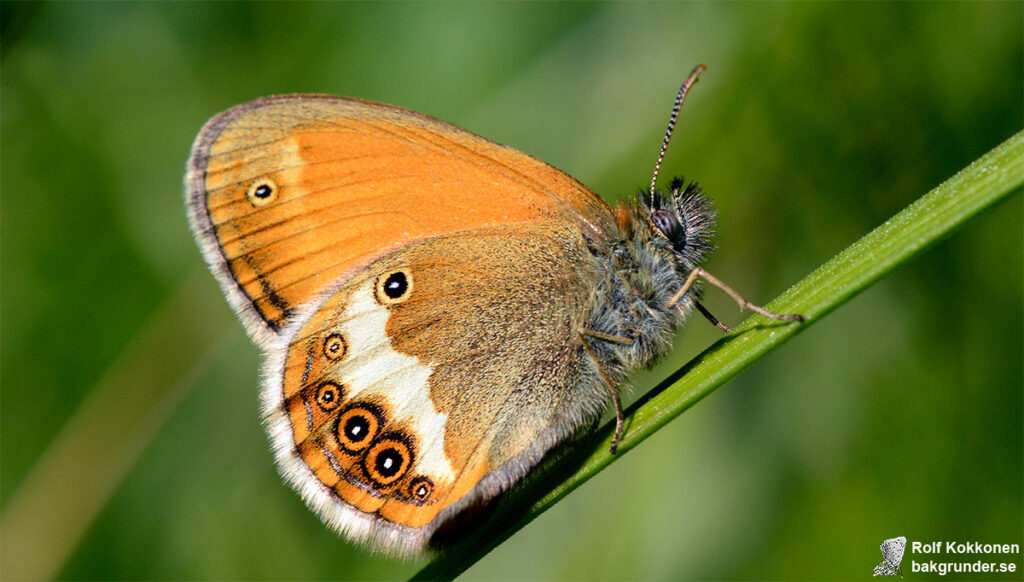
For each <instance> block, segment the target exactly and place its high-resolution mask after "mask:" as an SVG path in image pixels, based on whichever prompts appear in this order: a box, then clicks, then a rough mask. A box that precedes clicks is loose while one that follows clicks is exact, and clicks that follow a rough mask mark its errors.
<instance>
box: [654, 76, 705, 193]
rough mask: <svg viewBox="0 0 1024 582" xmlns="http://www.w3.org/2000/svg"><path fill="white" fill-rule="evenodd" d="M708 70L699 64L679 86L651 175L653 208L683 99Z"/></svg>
mask: <svg viewBox="0 0 1024 582" xmlns="http://www.w3.org/2000/svg"><path fill="white" fill-rule="evenodd" d="M706 70H707V67H705V66H704V65H697V66H696V67H694V68H693V70H692V71H690V74H689V76H687V77H686V80H685V81H683V84H682V85H681V86H680V87H679V93H678V94H676V102H675V105H673V106H672V116H671V117H669V118H668V129H667V130H665V141H663V142H661V152H659V153H658V163H656V164H654V175H653V176H651V208H653V207H654V184H655V183H656V182H657V181H658V171H660V170H661V161H662V160H663V159H665V150H667V149H668V140H670V139H672V132H673V131H675V129H676V119H677V118H678V117H679V109H681V108H682V106H683V99H686V94H687V93H688V92H689V91H690V87H693V84H694V83H696V82H697V78H698V77H700V74H701V73H703V72H704V71H706Z"/></svg>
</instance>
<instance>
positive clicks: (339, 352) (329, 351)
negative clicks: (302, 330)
mask: <svg viewBox="0 0 1024 582" xmlns="http://www.w3.org/2000/svg"><path fill="white" fill-rule="evenodd" d="M346 351H348V346H347V345H346V344H345V338H343V337H341V334H337V333H332V334H331V335H329V336H327V339H325V340H324V356H325V357H326V358H327V359H328V360H340V359H341V358H343V357H345V352H346Z"/></svg>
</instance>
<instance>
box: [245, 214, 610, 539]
mask: <svg viewBox="0 0 1024 582" xmlns="http://www.w3.org/2000/svg"><path fill="white" fill-rule="evenodd" d="M590 260H591V258H590V255H589V253H588V251H587V249H586V246H585V242H584V240H583V236H582V234H581V232H580V229H579V228H578V227H577V226H575V225H572V224H570V223H568V222H548V223H543V224H540V225H529V226H527V225H514V226H501V227H491V228H486V229H479V230H475V231H467V232H462V233H458V234H453V235H448V236H443V237H439V238H435V239H430V240H427V241H424V242H420V243H415V244H412V245H410V246H408V247H406V248H404V249H401V250H399V251H396V252H392V253H390V254H388V255H387V256H385V257H383V258H382V259H380V260H378V261H376V262H374V263H372V264H370V265H368V266H367V267H366V269H364V270H363V271H361V272H360V273H359V275H357V276H355V277H352V278H350V279H349V280H347V281H345V282H344V283H342V284H341V285H340V287H338V288H337V289H336V290H335V291H333V292H332V293H331V294H330V295H328V296H326V297H325V299H324V300H323V301H322V302H320V303H316V304H312V305H311V309H313V310H312V311H311V312H310V313H309V314H306V315H300V317H299V318H298V319H297V320H296V322H295V324H294V325H293V326H292V327H289V328H288V329H287V330H286V331H285V333H284V334H283V336H282V339H281V344H280V353H276V354H274V353H272V357H271V361H270V362H269V365H268V370H267V376H268V377H267V383H266V384H265V386H264V390H265V393H264V406H265V413H266V415H267V424H268V427H269V428H270V431H271V433H272V435H274V440H275V443H274V445H275V446H274V448H275V452H276V455H277V459H278V462H279V465H280V466H281V468H282V472H283V473H284V474H285V476H286V478H287V479H288V480H289V481H290V482H291V483H292V484H293V486H295V487H296V488H297V489H298V490H299V491H300V492H301V493H302V494H303V497H304V498H305V499H306V500H307V502H309V504H310V505H311V507H312V508H313V509H314V510H315V511H316V512H318V513H319V514H320V515H321V517H322V518H323V519H324V521H326V522H327V523H328V524H331V525H333V526H334V527H335V528H337V529H339V530H340V531H342V532H344V533H346V534H347V535H349V536H350V537H352V538H354V539H356V540H359V541H363V542H365V543H368V544H369V545H372V546H373V547H375V548H376V549H381V550H384V551H390V552H394V553H410V552H415V551H418V550H420V549H422V548H423V546H424V545H425V544H426V543H427V541H428V540H429V537H430V535H431V534H432V533H433V532H434V531H436V530H437V528H438V527H439V526H440V525H441V524H442V523H443V522H444V521H445V520H446V519H447V518H448V517H451V516H452V515H454V514H456V513H458V512H459V511H461V510H462V509H464V508H466V507H467V506H468V505H471V504H473V503H475V502H479V501H482V500H485V499H487V498H490V497H493V496H494V495H496V494H497V493H498V492H499V491H501V490H503V489H504V488H506V487H507V486H508V485H509V484H510V483H512V482H514V481H515V480H517V479H518V478H519V477H520V476H522V475H523V474H524V473H525V472H526V471H527V470H529V469H530V468H531V467H532V466H533V465H535V464H536V463H537V462H538V461H539V459H540V457H541V456H542V455H543V454H544V453H545V452H546V451H547V450H548V449H549V448H550V447H552V446H553V445H554V444H555V443H557V442H558V441H560V440H562V439H564V438H565V437H566V436H568V435H569V434H570V433H571V432H573V431H575V430H576V429H578V428H579V427H581V426H583V425H584V424H586V423H589V422H590V421H592V420H593V418H594V417H595V416H596V415H599V414H600V413H601V411H602V410H604V408H605V405H606V401H607V398H608V396H609V393H608V390H607V388H605V387H603V386H601V385H600V384H599V380H598V377H597V375H596V372H595V371H594V370H593V367H592V364H591V363H590V362H589V360H587V358H586V356H585V354H584V351H583V347H582V344H581V343H580V339H579V337H580V336H579V332H580V329H581V328H582V326H583V323H584V317H585V315H586V313H587V312H588V309H589V307H590V302H591V301H592V291H593V279H592V278H593V274H592V271H591V264H590V262H589V261H590Z"/></svg>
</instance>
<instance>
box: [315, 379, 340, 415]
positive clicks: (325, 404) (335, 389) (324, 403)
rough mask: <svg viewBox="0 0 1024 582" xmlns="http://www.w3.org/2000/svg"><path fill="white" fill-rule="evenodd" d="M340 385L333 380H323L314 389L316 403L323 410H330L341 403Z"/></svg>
mask: <svg viewBox="0 0 1024 582" xmlns="http://www.w3.org/2000/svg"><path fill="white" fill-rule="evenodd" d="M342 393H343V391H342V388H341V386H339V385H338V384H335V383H334V382H324V383H323V384H321V385H320V387H319V388H317V390H316V405H317V406H319V407H320V410H323V411H324V412H330V411H332V410H334V409H336V408H338V406H339V405H341V395H342Z"/></svg>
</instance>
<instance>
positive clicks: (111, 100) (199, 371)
mask: <svg viewBox="0 0 1024 582" xmlns="http://www.w3.org/2000/svg"><path fill="white" fill-rule="evenodd" d="M0 17H2V19H0V20H2V26H3V30H2V37H0V41H2V55H0V56H2V70H0V80H2V123H0V128H2V144H0V146H2V160H0V161H2V172H0V178H2V211H0V218H2V236H3V241H2V249H0V253H2V254H0V257H2V268H3V273H2V275H3V277H2V309H0V321H2V334H3V335H2V352H0V369H2V374H3V377H2V380H3V383H2V410H0V421H2V422H0V436H2V441H0V446H2V456H0V458H2V467H0V469H2V471H0V508H2V509H0V510H2V514H0V533H2V536H3V545H2V550H3V552H2V556H0V558H2V559H0V562H2V566H0V568H2V572H3V573H4V577H5V578H16V577H23V576H29V575H31V576H48V577H56V578H58V579H69V580H70V579H75V580H82V579H85V580H93V579H96V580H99V579H139V580H145V579H154V580H171V579H195V580H211V579H223V580H235V579H237V580H249V579H280V580H293V579H294V580H299V579H302V580H327V579H336V580H348V579H387V578H402V577H406V576H408V575H410V574H411V573H413V572H415V571H416V570H417V569H418V568H419V567H420V566H421V565H422V563H417V562H412V563H410V562H400V561H394V560H390V559H386V558H381V557H375V556H372V555H369V554H367V553H364V552H362V551H360V550H358V549H356V548H354V547H353V546H351V545H349V544H348V543H346V542H345V541H343V540H340V539H338V538H337V536H335V535H334V534H333V533H331V532H330V531H328V530H327V529H326V528H324V527H323V526H322V525H321V524H320V523H319V522H318V521H317V519H316V518H315V517H314V516H313V515H312V514H311V513H310V512H309V511H307V510H306V509H305V507H304V505H303V504H302V502H301V501H300V500H299V498H298V497H297V496H296V495H295V494H293V493H292V491H291V490H290V489H289V488H287V487H286V486H285V485H284V484H283V483H282V482H281V480H280V479H279V478H278V476H277V475H276V473H275V470H274V466H273V462H272V459H271V455H270V452H269V450H268V448H267V446H266V438H265V436H264V434H263V430H262V428H261V426H260V423H259V418H258V412H257V397H256V394H257V384H258V371H259V364H260V356H259V354H258V353H257V350H256V348H255V347H254V346H253V345H252V344H250V343H249V341H248V340H247V339H246V337H245V335H244V333H243V331H242V328H241V326H240V325H239V324H238V322H237V321H236V320H235V319H234V316H233V315H232V313H231V312H230V310H229V308H228V306H227V303H226V301H225V300H224V299H223V297H222V296H221V293H220V291H219V290H218V288H217V286H216V284H215V283H214V280H213V277H212V276H210V275H209V273H207V272H206V271H205V268H204V266H203V264H202V261H201V259H200V255H199V252H198V251H197V249H196V247H195V244H194V243H193V241H192V237H191V234H190V232H189V230H188V226H187V224H186V220H185V214H184V210H183V203H182V192H181V180H182V174H183V169H184V165H185V159H186V156H187V155H188V151H189V147H190V145H191V142H192V139H193V137H194V136H195V134H196V132H197V131H198V130H199V128H200V126H201V125H202V124H203V122H204V121H205V120H206V119H207V118H209V117H210V116H212V115H213V114H215V113H217V112H219V111H221V110H223V109H226V108H228V107H230V106H232V105H234V104H237V103H240V102H242V101H245V100H248V99H252V98H255V97H258V96H262V95H266V94H274V93H287V92H326V93H334V94H340V95H347V96H357V97H362V98H365V99H371V100H378V101H384V102H388V103H393V104H397V105H402V106H405V107H409V108H412V109H416V110H420V111H423V112H426V113H429V114H431V115H434V116H436V117H439V118H441V119H444V120H447V121H450V122H452V123H455V124H457V125H460V126H463V127H466V128H468V129H470V130H471V131H474V132H476V133H478V134H481V135H483V136H486V137H488V138H491V139H493V140H496V141H499V142H502V143H506V144H509V145H512V146H514V147H516V148H518V149H521V150H523V151H525V152H528V153H530V154H533V155H535V156H537V157H540V158H542V159H544V160H546V161H548V162H550V163H552V164H554V165H555V166H557V167H559V168H562V169H564V170H565V171H567V172H569V173H570V174H572V175H574V176H575V177H577V178H579V179H580V180H582V181H583V182H585V183H587V184H588V185H590V186H591V187H593V188H594V189H595V190H596V191H597V192H599V193H600V194H601V195H603V196H604V197H605V198H606V199H608V200H614V199H618V198H620V197H622V196H623V195H628V194H631V193H633V192H635V191H637V189H638V188H641V187H643V186H644V185H645V184H646V183H647V181H648V180H649V176H650V171H651V167H652V165H653V163H654V159H655V156H656V154H657V149H658V146H659V144H660V141H661V137H662V132H663V130H664V125H665V122H666V119H667V115H668V113H669V109H670V106H671V102H672V98H673V97H674V95H675V91H676V89H677V87H678V84H679V82H680V81H681V80H682V78H683V76H684V75H685V74H686V73H687V72H688V71H689V70H690V69H691V68H692V67H693V66H694V65H695V64H697V63H705V64H707V65H708V67H709V69H708V71H707V73H706V74H705V75H704V77H703V79H702V80H701V81H700V83H699V84H698V85H697V87H696V89H695V90H694V91H693V92H692V93H691V97H690V99H689V100H688V102H687V104H686V106H685V108H684V110H683V112H682V117H681V121H680V124H679V128H678V131H677V133H676V137H675V139H674V141H673V144H672V147H671V149H670V151H669V154H668V158H667V160H666V162H665V166H664V168H665V170H664V173H665V175H666V179H667V176H668V175H670V174H674V173H675V174H684V175H686V176H687V177H691V178H696V179H698V180H700V181H701V183H702V184H703V185H704V186H705V188H706V190H707V191H708V193H709V194H710V195H711V196H712V197H713V198H714V200H715V203H716V205H717V207H718V209H719V211H720V215H721V226H720V231H719V232H720V234H719V237H718V245H719V249H718V251H717V252H716V253H715V255H714V256H713V258H712V259H711V261H710V263H709V265H708V268H709V270H710V271H711V272H713V273H715V274H716V275H717V276H719V277H720V278H722V279H723V280H725V281H728V282H730V283H731V284H732V285H733V286H734V287H735V288H737V289H739V290H741V291H742V292H744V293H745V294H746V295H747V296H748V297H750V298H751V299H754V300H760V301H767V300H769V299H770V298H772V297H774V296H775V295H777V294H778V293H780V292H782V291H783V290H784V289H785V288H786V287H787V286H788V285H789V284H791V283H793V282H795V281H797V280H798V279H800V278H801V277H803V276H804V275H806V274H807V273H809V272H810V271H811V270H813V269H814V268H816V267H817V266H818V265H820V264H821V263H823V262H824V261H826V260H827V259H828V258H829V257H831V256H832V255H833V254H834V253H836V252H838V251H839V250H841V249H842V248H844V247H845V246H847V245H848V244H850V243H851V242H853V241H854V240H856V239H857V238H858V237H860V236H862V235H863V234H865V233H866V232H868V231H869V230H870V229H872V228H873V227H875V226H876V225H878V224H879V223H881V222H883V221H884V220H885V219H887V218H888V217H889V216H891V215H892V214H894V213H895V212H897V211H899V210H900V209H901V208H903V207H904V206H906V205H907V204H908V203H910V202H911V201H913V200H914V199H916V198H917V197H919V196H920V195H922V194H924V193H925V192H926V191H928V190H929V189H931V188H932V187H934V186H936V185H937V184H938V183H940V182H941V181H942V180H944V179H945V178H947V177H949V176H951V175H952V174H953V173H955V172H956V171H957V170H959V169H960V168H962V167H964V166H966V165H967V164H968V163H970V162H971V161H972V160H974V159H976V158H977V157H979V156H981V155H982V154H984V153H985V152H986V151H988V150H990V149H991V148H993V147H994V146H996V145H997V144H998V143H1000V142H1001V141H1003V140H1004V139H1006V138H1007V137H1009V136H1010V135H1012V134H1013V133H1015V132H1016V131H1018V130H1020V129H1021V127H1022V100H1024V90H1022V87H1024V81H1022V71H1024V62H1022V60H1024V59H1022V54H1024V43H1022V39H1024V31H1022V5H1021V3H1019V2H992V3H987V2H972V3H965V2H938V3H932V2H915V3H879V2H875V3H807V2H796V3H791V4H790V3H742V2H735V3H724V4H717V3H714V4H713V3H671V4H670V3H656V4H645V3H627V4H617V3H553V4H552V3H524V4H520V3H496V4H483V3H481V4H475V3H454V4H449V3H390V4H364V3H358V4H343V3H309V4H306V3H253V4H249V3H217V4H205V3H158V2H156V3H138V4H136V3H104V2H99V3H81V4H79V3H63V2H55V3H49V4H36V3H4V4H2V13H0ZM495 203H500V201H495ZM1022 215H1024V212H1022V205H1021V196H1020V195H1019V194H1017V195H1015V196H1013V197H1012V198H1010V199H1009V200H1008V201H1007V202H1005V203H1003V204H1001V205H1000V206H999V207H997V208H995V209H993V210H992V211H990V212H987V213H985V214H983V215H981V216H979V217H977V218H976V219H975V220H973V221H972V222H970V223H969V224H968V225H966V227H965V228H962V229H960V230H959V231H957V232H956V233H954V234H953V235H952V236H951V237H949V238H948V239H946V240H945V241H944V242H942V243H940V244H938V245H936V246H935V247H933V248H932V249H930V250H929V251H928V252H927V253H926V254H924V255H922V256H920V257H918V258H916V259H915V260H914V261H913V262H912V263H910V264H908V265H906V266H904V267H902V268H901V269H900V270H899V271H897V272H896V273H894V274H893V275H892V276H890V277H888V278H887V279H885V280H883V281H882V282H880V283H879V284H877V285H875V286H874V287H873V288H871V289H869V290H868V291H867V292H865V293H863V294H862V295H861V296H859V297H857V298H855V299H854V300H853V301H852V302H850V303H849V304H847V305H846V306H844V307H843V308H841V309H840V310H838V311H836V312H835V313H833V314H831V315H830V316H828V317H827V318H826V319H824V320H822V321H820V322H818V323H816V324H815V325H814V326H812V327H810V328H809V329H807V330H806V331H805V332H804V333H802V334H801V335H799V336H798V337H797V338H796V339H795V340H793V341H791V342H789V343H787V344H786V345H785V346H783V347H782V349H780V350H779V351H778V352H776V353H774V354H773V355H771V356H770V357H769V358H767V359H766V360H764V361H762V362H760V363H758V364H757V365H756V366H754V367H753V368H752V369H750V370H749V371H747V372H746V373H744V374H743V375H741V376H740V377H739V378H737V379H736V380H734V381H733V382H731V383H730V384H728V385H726V386H724V387H723V388H722V389H720V390H718V391H717V392H715V393H714V394H712V395H711V396H710V397H709V398H707V399H706V400H705V401H703V402H701V403H699V404H698V405H697V406H695V407H694V408H693V409H691V410H690V411H688V412H687V413H686V414H684V415H682V416H681V417H680V418H678V419H677V420H675V421H674V422H673V423H672V424H671V425H670V426H669V427H668V428H666V429H665V430H663V431H661V432H660V433H659V434H657V435H656V436H655V437H653V438H651V439H649V440H648V441H647V442H645V443H644V444H643V445H642V446H640V447H638V448H637V449H636V450H635V451H633V452H631V453H630V454H628V455H626V456H624V457H623V458H621V459H620V460H619V461H618V462H616V463H615V464H614V465H613V466H611V467H610V468H609V469H608V470H606V471H604V472H603V473H602V474H601V475H599V476H598V477H597V478H595V479H594V480H592V481H590V482H588V483H587V484H586V485H585V486H583V487H582V488H581V489H580V490H578V491H577V492H575V493H574V494H572V495H571V496H570V497H569V498H568V499H566V500H565V501H564V502H563V503H561V504H559V505H558V506H556V507H555V508H554V509H553V510H551V511H549V512H548V513H546V514H545V515H544V516H542V517H541V518H540V519H538V520H537V521H536V522H534V523H533V524H531V525H530V526H528V527H527V528H525V529H524V530H523V531H521V532H520V533H519V534H518V535H516V536H514V537H513V538H512V539H511V540H510V541H509V542H508V543H506V544H504V545H502V546H501V547H499V548H498V549H496V550H495V551H494V552H493V553H491V554H490V555H488V556H487V557H486V558H484V559H483V560H482V561H480V562H479V563H478V564H477V565H476V566H474V567H473V568H472V569H471V570H469V571H468V572H467V573H466V575H465V578H467V579H563V578H565V579H678V578H691V579H692V578H696V579H778V580H800V579H822V578H823V579H836V580H853V579H865V578H867V577H869V576H870V575H871V571H872V568H873V567H874V565H875V564H876V563H877V562H878V561H880V559H881V554H880V552H879V550H878V545H879V544H880V543H881V541H882V540H883V539H885V538H889V537H894V536H898V535H904V536H907V537H908V538H909V539H910V540H920V541H932V540H962V541H972V540H975V541H982V542H996V543H1022V542H1024V539H1022V537H1024V535H1022V530H1024V523H1022V521H1024V518H1022V515H1024V509H1022V475H1024V467H1022V463H1024V461H1022V460H1024V451H1022V442H1024V437H1022V424H1021V423H1022V416H1024V408H1022V367H1024V365H1022V353H1024V350H1022V336H1024V334H1022V321H1024V315H1022V303H1024V301H1022V272H1021V270H1022V263H1024V260H1022V259H1024V257H1022V239H1024V236H1022ZM708 301H709V304H710V307H711V309H712V310H713V311H714V312H715V313H716V314H718V315H719V316H720V317H721V318H723V319H724V320H725V321H727V322H730V323H737V322H738V321H739V320H740V319H741V315H740V314H738V313H737V312H736V310H735V306H734V305H733V304H731V303H730V301H729V300H728V299H727V298H725V297H722V296H718V295H716V294H715V293H713V292H712V293H709V299H708ZM717 337H718V336H717V331H716V330H715V329H714V328H712V327H711V326H709V325H707V324H706V322H704V321H702V320H699V318H698V320H696V321H694V322H692V323H691V325H689V326H687V327H686V328H685V329H684V330H683V331H682V333H681V334H680V339H679V341H678V343H677V349H676V351H675V352H674V353H673V355H672V357H671V358H669V359H668V360H667V361H666V362H664V363H663V365H662V366H659V367H658V368H656V369H655V370H653V371H650V372H645V373H644V374H641V375H639V376H638V377H637V378H636V379H635V381H634V385H635V387H636V389H637V390H643V389H646V388H648V387H650V386H652V385H653V384H654V383H655V382H656V381H657V380H658V379H660V378H662V377H664V376H665V375H667V374H668V373H669V372H670V371H671V370H673V369H675V368H677V367H678V366H680V365H681V364H682V363H683V362H685V361H687V360H688V359H689V358H691V357H693V356H694V355H695V354H697V353H699V352H700V350H702V349H703V348H704V347H706V346H708V345H710V344H711V343H712V342H713V341H714V340H715V339H716V338H717ZM635 395H636V392H634V393H633V395H632V396H631V397H630V398H633V397H635ZM938 557H939V558H942V556H938ZM968 558H969V559H970V561H973V560H975V559H978V558H980V557H979V556H970V557H968ZM911 559H918V560H921V559H922V556H920V555H918V556H916V557H915V556H913V555H911V554H910V553H909V550H908V555H907V557H905V559H904V562H903V566H904V572H905V573H907V578H908V579H912V578H916V579H920V578H934V577H935V575H930V576H922V575H920V574H917V575H914V574H912V573H910V571H909V561H910V560H911ZM1009 559H1016V560H1017V567H1018V573H1016V574H1013V575H1003V576H998V575H978V576H976V577H978V578H981V579H1003V578H1005V579H1014V578H1015V579H1019V577H1020V574H1019V572H1020V570H1019V568H1021V564H1020V556H1015V557H1011V558H1009ZM958 577H959V576H958ZM963 577H969V576H963Z"/></svg>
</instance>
